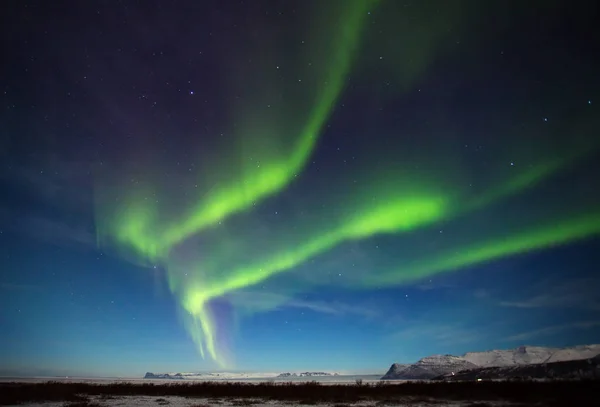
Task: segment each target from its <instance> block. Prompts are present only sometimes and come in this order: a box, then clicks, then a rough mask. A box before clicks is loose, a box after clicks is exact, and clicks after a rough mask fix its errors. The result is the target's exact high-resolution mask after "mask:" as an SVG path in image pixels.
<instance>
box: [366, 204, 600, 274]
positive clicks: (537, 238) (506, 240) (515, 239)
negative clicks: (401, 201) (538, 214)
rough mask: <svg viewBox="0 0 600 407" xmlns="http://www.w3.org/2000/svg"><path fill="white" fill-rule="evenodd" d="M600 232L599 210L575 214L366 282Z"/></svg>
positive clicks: (471, 262) (444, 269) (488, 258)
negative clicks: (587, 213) (568, 217)
mask: <svg viewBox="0 0 600 407" xmlns="http://www.w3.org/2000/svg"><path fill="white" fill-rule="evenodd" d="M597 234H600V213H599V212H596V213H591V214H589V215H584V216H578V217H575V218H573V219H567V220H563V221H561V222H559V223H556V224H550V225H543V226H540V227H538V228H534V229H533V230H526V231H523V232H520V233H514V234H511V235H507V236H504V237H501V238H495V239H489V240H487V241H484V242H482V243H475V244H471V245H468V246H462V247H456V248H455V249H453V250H449V251H448V252H446V253H440V254H437V255H436V256H435V257H434V258H433V259H432V260H420V261H417V262H416V263H414V264H410V265H409V266H407V267H405V268H400V269H397V270H394V271H393V272H388V273H380V274H378V275H377V276H375V277H374V278H372V279H371V280H370V281H369V282H368V284H369V285H372V286H379V285H391V284H401V283H405V282H407V281H412V280H415V279H420V278H424V277H427V276H430V275H432V274H436V273H440V272H448V271H452V270H456V269H459V268H463V267H468V266H472V265H475V264H478V263H483V262H488V261H491V260H495V259H498V258H501V257H507V256H512V255H515V254H519V253H527V252H529V251H533V250H539V249H544V248H548V247H552V246H558V245H563V244H566V243H569V242H571V241H574V240H578V239H582V238H586V237H589V236H592V235H597Z"/></svg>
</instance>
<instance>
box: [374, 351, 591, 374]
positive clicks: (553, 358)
mask: <svg viewBox="0 0 600 407" xmlns="http://www.w3.org/2000/svg"><path fill="white" fill-rule="evenodd" d="M599 354H600V344H592V345H578V346H571V347H565V348H552V347H542V346H519V347H517V348H514V349H507V350H496V349H494V350H489V351H483V352H467V353H465V354H463V355H461V356H455V355H431V356H427V357H424V358H422V359H419V360H418V361H417V362H416V363H412V364H409V365H402V364H398V363H394V364H392V366H391V367H390V369H389V370H388V371H387V373H386V374H385V375H384V376H382V377H381V380H417V379H432V378H434V377H437V376H443V375H448V374H450V375H454V374H457V373H458V372H462V371H469V370H475V369H481V368H499V367H510V366H521V365H537V364H544V363H554V362H568V361H573V360H583V359H590V358H593V357H595V356H597V355H599Z"/></svg>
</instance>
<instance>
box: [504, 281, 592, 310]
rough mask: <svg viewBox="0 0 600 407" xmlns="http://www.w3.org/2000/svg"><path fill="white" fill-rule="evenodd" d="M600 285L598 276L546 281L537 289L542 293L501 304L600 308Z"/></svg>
mask: <svg viewBox="0 0 600 407" xmlns="http://www.w3.org/2000/svg"><path fill="white" fill-rule="evenodd" d="M597 287H600V279H598V278H580V279H573V280H569V281H559V282H552V283H550V282H545V283H543V284H542V285H541V286H540V287H538V288H537V291H542V293H540V294H536V295H533V296H531V297H529V298H525V299H521V300H513V301H501V302H500V303H499V305H501V306H503V307H514V308H578V309H586V310H592V311H599V310H600V296H599V295H598V291H597Z"/></svg>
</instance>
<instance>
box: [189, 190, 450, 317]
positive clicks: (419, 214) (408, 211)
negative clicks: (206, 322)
mask: <svg viewBox="0 0 600 407" xmlns="http://www.w3.org/2000/svg"><path fill="white" fill-rule="evenodd" d="M444 211H445V202H444V200H443V199H441V198H439V197H429V198H421V199H419V198H413V199H411V200H407V201H402V200H398V201H387V202H383V203H382V204H381V206H379V207H374V208H371V210H370V211H368V212H366V213H364V214H362V216H360V215H355V216H354V217H352V218H350V219H348V221H347V223H345V224H343V225H342V226H341V227H340V228H339V229H336V230H333V231H331V232H329V233H326V234H323V235H321V236H319V237H317V238H316V239H314V240H310V241H307V242H303V243H300V245H298V246H296V247H294V248H290V249H289V250H288V251H286V252H283V253H277V254H276V255H275V256H273V257H272V258H269V259H268V260H267V261H265V262H262V263H261V264H258V265H254V266H244V267H241V268H239V269H236V270H233V271H230V272H228V273H227V276H226V278H222V277H221V276H219V279H217V281H209V282H207V281H204V280H202V281H199V282H197V283H196V284H194V285H189V286H188V289H187V290H186V291H187V293H186V294H185V296H184V298H185V300H184V301H183V303H184V304H185V305H184V307H185V308H186V309H190V310H196V309H201V308H202V307H203V305H204V304H205V303H206V301H208V300H210V299H212V298H215V297H219V296H221V295H223V294H226V293H228V292H231V291H234V290H237V289H240V288H243V287H248V286H250V285H253V284H256V283H258V282H261V281H264V280H265V279H267V278H269V277H270V276H272V275H274V274H276V273H280V272H283V271H287V270H290V269H291V268H293V267H295V266H297V265H299V264H301V263H303V262H304V261H306V260H307V259H309V258H311V257H313V256H315V255H317V254H319V253H323V252H324V251H327V250H329V249H331V248H332V247H334V246H335V245H337V244H339V243H340V242H342V241H344V240H348V239H362V238H366V237H370V236H373V235H375V234H378V233H397V232H401V231H408V230H411V229H414V228H417V227H419V226H423V225H425V224H427V223H430V222H433V221H435V220H438V219H441V217H442V216H443V214H444Z"/></svg>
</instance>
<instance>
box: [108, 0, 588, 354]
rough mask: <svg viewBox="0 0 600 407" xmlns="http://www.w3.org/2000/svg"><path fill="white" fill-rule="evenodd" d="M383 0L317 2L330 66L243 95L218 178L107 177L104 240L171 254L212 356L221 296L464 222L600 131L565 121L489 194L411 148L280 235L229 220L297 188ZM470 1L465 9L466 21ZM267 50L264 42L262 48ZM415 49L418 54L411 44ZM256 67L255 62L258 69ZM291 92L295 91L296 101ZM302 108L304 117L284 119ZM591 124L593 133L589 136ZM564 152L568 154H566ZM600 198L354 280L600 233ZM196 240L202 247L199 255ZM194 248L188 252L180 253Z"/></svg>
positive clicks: (540, 179) (565, 160)
mask: <svg viewBox="0 0 600 407" xmlns="http://www.w3.org/2000/svg"><path fill="white" fill-rule="evenodd" d="M374 3H375V2H369V1H353V2H331V3H328V6H326V7H328V8H329V9H328V10H327V12H324V11H323V10H321V9H319V10H313V12H314V13H315V18H316V20H317V21H319V22H320V24H318V23H315V24H316V26H317V28H316V29H315V30H314V31H315V32H313V33H312V35H308V36H307V38H310V39H312V40H314V41H313V42H314V43H315V44H318V46H315V47H314V48H308V50H303V51H302V52H304V53H306V55H303V57H304V58H307V60H313V61H318V60H324V59H325V60H327V63H325V64H323V65H322V66H321V67H320V69H319V67H314V69H315V72H314V78H313V80H312V81H311V80H308V81H305V83H304V84H303V86H302V87H301V88H298V89H295V88H294V89H292V90H290V92H291V93H292V95H295V96H299V97H298V98H291V99H292V100H293V102H288V99H287V98H286V99H284V100H283V105H284V107H282V108H279V110H276V112H275V113H273V112H270V111H269V112H267V111H265V110H264V108H259V107H257V106H267V103H268V99H269V98H268V97H263V96H260V94H261V93H258V92H255V89H254V88H252V86H250V85H248V86H249V87H248V88H247V94H248V95H242V97H241V98H240V101H238V102H237V103H239V105H238V106H237V108H236V109H234V110H235V111H234V112H233V116H234V118H236V120H237V123H238V126H237V127H236V129H233V130H232V132H231V133H232V134H233V139H234V141H235V142H234V143H233V144H235V145H234V146H233V149H235V150H236V152H237V155H235V154H234V156H233V157H232V155H227V154H223V155H219V160H221V161H223V162H217V163H213V162H212V161H211V163H210V164H211V166H212V165H215V166H216V168H219V169H223V171H220V174H218V175H216V176H215V179H211V177H209V176H208V175H205V174H196V175H197V176H198V177H199V178H201V177H207V178H208V179H206V180H204V182H202V181H198V180H192V181H191V182H190V184H194V183H195V182H198V184H200V185H201V187H202V188H201V189H202V193H198V194H197V195H196V196H195V197H194V198H192V199H190V198H186V199H184V198H182V199H178V197H170V196H167V195H168V194H167V193H166V192H165V190H164V189H161V188H159V185H158V184H160V182H159V181H155V180H154V179H153V177H152V174H149V175H146V176H144V175H139V174H138V175H139V176H138V178H139V179H140V180H141V181H140V183H139V184H137V186H136V187H135V188H131V186H130V185H122V186H119V187H115V188H112V187H111V188H107V187H106V185H107V184H110V182H106V183H102V182H99V183H98V186H97V198H98V199H97V208H96V212H97V213H96V224H97V231H98V242H99V244H100V245H102V246H109V247H110V246H111V245H114V246H116V249H117V250H120V251H121V252H122V253H123V254H127V255H130V256H131V257H133V258H134V259H136V260H137V261H140V262H142V263H146V264H158V263H160V264H162V265H163V266H164V267H165V270H166V273H167V280H168V284H169V288H170V290H171V292H172V293H173V294H174V295H175V296H176V297H177V299H178V300H179V304H180V306H181V309H182V311H183V312H182V319H183V322H184V324H185V327H186V329H187V331H188V332H189V333H190V336H191V337H192V339H193V340H194V342H195V343H196V344H197V347H198V350H199V352H200V354H201V355H202V357H210V359H212V360H213V361H215V362H216V363H217V364H219V365H220V366H228V365H230V364H231V358H230V355H226V354H227V350H226V349H221V348H220V346H219V340H218V337H217V335H218V322H217V320H216V319H217V318H216V316H215V314H214V313H213V312H211V307H210V304H211V301H214V300H218V299H219V298H222V297H226V296H227V295H229V294H232V293H236V292H237V291H240V290H243V289H246V288H248V287H252V286H254V285H257V284H261V283H264V282H267V281H268V280H270V279H272V278H273V277H274V276H278V275H281V274H282V273H291V274H293V273H294V271H295V269H296V268H298V267H299V266H302V265H303V264H305V263H306V262H307V261H308V260H314V259H317V258H318V257H319V256H322V255H324V254H326V253H327V252H329V251H332V250H334V249H335V248H336V247H339V246H341V245H343V244H344V243H345V242H349V241H359V240H364V239H369V238H372V237H374V236H378V235H381V236H385V235H388V236H395V235H399V236H405V237H406V238H410V236H411V234H412V233H416V232H418V231H421V230H427V229H428V228H434V227H437V225H440V224H445V223H447V222H451V221H455V222H458V221H459V220H460V219H462V218H464V217H468V216H470V215H472V214H477V213H479V212H481V211H482V210H484V209H486V208H488V207H490V206H493V205H495V204H497V203H499V202H503V201H505V200H509V199H510V198H511V197H515V196H517V195H519V194H521V193H523V192H525V191H531V190H535V188H537V187H538V186H540V185H543V183H544V181H545V180H547V179H549V178H550V177H552V176H554V175H556V174H557V173H559V172H561V171H565V170H566V169H567V168H568V167H569V166H570V165H571V164H573V163H576V162H579V161H580V160H582V159H583V158H584V157H585V155H586V154H587V153H589V152H590V151H593V150H594V149H595V148H596V147H597V145H592V144H590V143H589V142H588V141H586V140H590V138H589V135H588V134H587V133H586V129H587V128H590V127H591V125H590V120H591V119H590V118H587V117H582V118H581V121H580V122H578V123H576V124H575V125H574V126H573V128H570V129H563V131H564V132H565V133H571V132H572V133H573V138H572V141H573V143H572V145H571V146H570V148H569V149H565V148H564V147H565V146H559V147H557V148H554V149H549V152H548V153H547V154H539V155H537V156H535V157H534V158H535V159H534V160H533V162H534V165H532V166H531V167H530V168H524V169H522V170H520V171H519V172H516V173H514V172H513V173H503V172H502V173H501V176H499V177H497V178H495V179H494V180H493V182H490V183H489V186H488V187H487V188H485V189H484V190H483V191H481V192H480V193H478V194H475V195H473V194H471V193H469V191H468V190H467V189H465V188H457V187H456V182H454V180H455V178H457V177H460V174H461V171H462V169H461V168H460V166H459V165H457V164H456V163H455V162H453V161H449V162H446V163H445V165H441V166H439V167H436V166H435V161H436V160H435V159H433V161H431V162H429V161H427V160H425V161H423V162H422V164H424V165H423V168H437V170H436V171H433V174H432V173H431V171H428V172H426V171H425V170H416V169H415V168H414V165H412V164H414V163H413V162H410V161H409V160H408V161H407V162H406V163H405V165H402V164H400V165H398V164H394V165H391V164H390V165H389V166H387V165H385V162H386V161H385V160H384V159H383V160H382V161H383V162H384V164H383V166H382V165H381V164H380V165H379V166H378V167H377V168H374V169H373V168H372V169H371V170H368V171H366V174H363V175H358V174H354V175H355V176H359V177H360V176H362V182H361V183H359V184H358V185H359V186H356V185H355V184H353V183H351V182H346V183H341V184H342V185H341V186H339V187H337V188H331V190H330V191H328V193H325V194H324V195H322V196H319V197H316V198H314V199H317V202H314V201H311V199H313V198H310V197H309V198H306V200H305V201H303V204H302V205H301V206H302V207H305V206H306V207H309V208H310V211H311V214H312V215H311V216H312V217H311V221H310V222H307V221H306V219H305V218H303V217H301V216H298V215H296V214H294V216H291V218H290V219H287V221H285V222H283V223H282V224H281V225H279V226H274V227H272V228H271V229H270V230H269V231H268V232H266V237H265V236H255V234H254V233H252V232H250V233H238V232H237V231H235V232H234V233H229V232H228V229H227V228H228V222H231V221H232V219H233V221H237V220H239V219H240V218H241V219H243V218H245V217H249V216H250V214H251V213H252V212H253V210H254V209H255V208H257V205H259V204H260V203H261V201H264V200H265V199H267V198H270V197H273V196H275V195H277V194H278V193H280V192H282V191H283V190H284V189H286V188H288V189H289V188H293V183H294V182H295V180H296V179H298V178H301V177H300V175H301V172H302V170H303V168H304V167H305V166H306V164H307V161H308V160H309V159H310V157H311V155H312V153H313V150H314V149H315V147H316V143H317V140H318V138H319V136H320V135H321V133H322V132H323V127H324V125H325V124H326V123H327V121H328V120H329V117H330V115H331V113H332V109H333V107H334V106H335V105H336V103H337V101H338V99H339V97H340V94H341V93H342V91H343V89H344V83H345V81H346V78H347V77H348V75H349V74H350V72H351V71H352V68H353V63H354V60H355V58H356V54H357V52H358V51H359V43H360V41H361V37H362V35H363V34H362V32H363V30H364V28H365V27H364V25H365V18H366V16H367V15H368V13H367V12H368V11H370V10H373V9H374V8H373V7H374ZM350 5H351V6H350ZM458 14H459V13H457V15H456V17H455V18H456V20H457V21H460V18H459V15H458ZM317 16H320V18H317ZM455 23H456V21H455ZM448 24H450V23H448ZM450 25H452V24H450ZM444 27H445V26H444ZM404 30H407V28H406V27H405V28H404ZM444 30H445V28H444ZM444 30H441V31H440V32H442V31H444ZM309 34H310V33H309ZM438 34H439V33H438ZM321 38H329V39H330V41H329V42H328V41H322V40H320V39H321ZM442 39H443V35H441V34H439V35H433V36H426V41H425V42H426V43H427V44H426V49H424V48H418V49H417V48H411V49H410V50H408V51H407V52H408V53H409V55H407V56H406V59H410V60H411V61H413V63H414V61H418V66H416V65H411V66H410V67H406V70H407V73H406V75H405V78H404V79H405V81H404V83H403V86H404V88H405V89H407V90H408V89H409V88H410V85H414V83H415V82H416V80H417V78H418V73H420V72H424V71H425V70H426V68H427V65H429V64H430V63H432V62H433V60H434V55H435V50H436V49H438V48H439V43H440V41H442ZM317 40H320V41H317ZM310 42H311V41H308V43H310ZM267 45H268V44H267ZM255 51H257V52H264V50H261V49H259V50H255ZM302 52H301V53H302ZM411 52H412V53H414V57H415V58H410V57H411V56H412V54H410V53H411ZM263 62H264V64H266V65H267V66H274V65H276V64H277V62H276V60H275V57H272V58H267V59H266V62H265V61H263ZM393 63H394V64H397V63H399V62H398V61H394V62H393ZM261 68H262V66H261ZM255 73H256V72H255V71H252V73H251V75H254V74H255ZM246 75H248V74H246ZM264 75H265V76H266V77H265V78H263V79H264V81H258V82H263V83H261V87H263V88H264V89H267V92H266V94H271V93H270V91H271V90H276V89H278V87H280V86H284V85H280V84H279V83H278V82H277V81H272V82H271V83H269V80H270V78H269V75H267V74H264ZM399 75H400V74H399ZM233 76H235V77H244V78H245V77H246V76H244V74H243V73H241V72H235V73H234V74H233ZM306 82H308V83H306ZM324 84H326V85H324ZM255 93H256V94H257V95H259V96H255ZM275 93H276V92H275ZM262 94H265V92H263V93H262ZM246 96H248V97H247V98H246ZM298 100H300V101H301V102H297V101H298ZM286 103H287V104H290V103H291V105H288V106H285V105H286ZM273 107H275V106H273ZM261 109H262V110H261ZM269 109H271V107H270V106H269ZM303 114H305V115H303ZM292 116H297V117H299V118H297V119H293V120H287V121H283V119H282V117H285V118H286V119H287V118H289V117H292ZM580 133H585V134H584V135H583V136H579V134H580ZM290 134H292V135H294V137H290ZM288 140H292V141H291V142H289V141H288ZM574 140H578V142H574ZM517 143H519V142H518V141H517ZM229 147H230V148H231V146H229ZM515 148H516V147H515ZM557 156H560V157H562V158H560V159H556V157H557ZM240 157H250V158H243V159H242V158H240ZM211 176H212V173H211ZM344 177H345V178H346V180H348V179H350V178H352V174H350V175H349V174H344V175H343V176H342V178H344ZM100 178H102V177H100ZM149 196H152V197H159V198H160V202H163V201H164V202H166V203H164V204H161V203H159V202H156V201H155V200H153V199H150V200H149V199H148V197H149ZM116 198H118V199H116ZM181 202H183V204H181ZM322 202H327V205H326V208H333V209H328V210H325V209H323V206H321V205H320V204H321V203H322ZM174 203H177V205H174ZM598 207H600V206H599V205H590V206H586V207H583V208H578V210H577V211H573V212H561V211H560V210H559V209H556V208H555V209H554V210H551V211H549V212H548V213H544V214H542V215H540V216H539V217H538V218H535V219H526V220H524V221H522V220H520V219H517V220H513V221H511V222H509V226H510V227H506V228H505V229H506V230H504V231H503V232H502V228H497V229H499V230H500V231H501V232H498V230H495V232H494V231H492V232H489V233H483V232H481V233H476V234H474V235H470V236H468V238H466V239H462V240H460V239H459V240H457V241H456V242H450V243H448V244H447V245H446V246H444V247H442V248H441V250H439V252H436V253H433V254H432V253H420V252H419V251H416V252H415V253H412V254H410V253H407V256H406V261H405V262H403V263H404V264H403V265H398V266H397V267H392V268H389V267H387V268H378V269H377V270H376V271H373V270H371V271H370V272H368V273H366V274H364V273H362V274H357V275H354V276H350V278H349V279H348V280H347V281H346V284H348V285H349V286H350V287H353V288H358V289H361V288H362V289H369V288H372V287H378V286H390V285H394V284H404V283H407V282H411V281H414V280H418V279H420V278H424V277H428V276H431V275H433V274H437V273H442V272H448V271H452V270H457V269H460V268H463V267H467V266H470V265H474V264H478V263H482V262H486V261H491V260H494V259H498V258H501V257H505V256H510V255H514V254H518V253H524V252H528V251H532V250H537V249H542V248H545V247H549V246H553V245H558V244H564V243H567V242H570V241H573V240H575V239H580V238H584V237H587V236H590V235H594V234H598V233H599V232H600V212H599V211H598V209H597V208H598ZM198 239H201V241H200V242H201V243H198ZM202 239H203V240H202ZM263 240H264V243H262V244H261V247H262V250H259V248H257V243H256V241H263ZM206 246H208V247H206ZM190 252H192V253H194V254H193V255H190V254H189V253H190ZM181 253H184V254H183V255H181V256H180V254H181ZM317 280H319V278H317ZM320 280H322V283H323V284H327V283H328V282H327V281H326V279H325V278H321V279H320ZM296 282H297V281H296ZM329 283H330V282H329ZM311 284H315V282H314V281H313V282H305V284H303V285H301V286H297V287H294V288H293V289H291V290H290V291H302V290H307V289H309V288H310V287H309V286H310V285H311ZM276 305H277V304H275V303H273V306H276Z"/></svg>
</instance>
